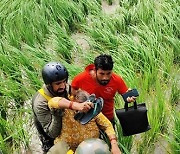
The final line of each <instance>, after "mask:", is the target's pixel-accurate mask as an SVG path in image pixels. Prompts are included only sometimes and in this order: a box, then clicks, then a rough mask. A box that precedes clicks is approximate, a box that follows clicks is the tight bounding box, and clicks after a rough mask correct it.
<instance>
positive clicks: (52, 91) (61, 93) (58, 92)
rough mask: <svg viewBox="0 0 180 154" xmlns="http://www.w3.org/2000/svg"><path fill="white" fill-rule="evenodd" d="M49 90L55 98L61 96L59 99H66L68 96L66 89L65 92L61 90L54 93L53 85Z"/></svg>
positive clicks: (48, 87)
mask: <svg viewBox="0 0 180 154" xmlns="http://www.w3.org/2000/svg"><path fill="white" fill-rule="evenodd" d="M47 89H48V90H49V91H50V92H51V94H52V95H53V96H59V97H66V96H67V90H66V88H64V90H62V91H59V90H60V89H58V90H57V91H54V90H53V88H52V86H51V85H48V86H47Z"/></svg>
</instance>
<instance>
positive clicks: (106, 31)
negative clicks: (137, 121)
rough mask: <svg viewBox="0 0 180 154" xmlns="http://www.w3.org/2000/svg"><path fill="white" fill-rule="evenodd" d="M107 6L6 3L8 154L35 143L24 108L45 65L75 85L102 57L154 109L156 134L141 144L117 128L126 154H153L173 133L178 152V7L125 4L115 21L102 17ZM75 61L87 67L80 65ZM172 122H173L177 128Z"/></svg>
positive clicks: (1, 7)
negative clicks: (81, 39)
mask: <svg viewBox="0 0 180 154" xmlns="http://www.w3.org/2000/svg"><path fill="white" fill-rule="evenodd" d="M106 2H107V3H109V4H110V5H111V4H112V3H113V1H111V0H107V1H106ZM101 3H102V1H101V0H91V1H87V0H62V1H58V0H53V1H51V0H28V1H27V0H25V1H21V0H1V1H0V25H1V26H0V34H1V35H0V98H1V105H0V111H1V112H0V121H1V122H0V150H1V151H2V152H3V153H13V152H15V153H20V147H22V146H23V147H24V148H25V149H28V148H29V144H30V143H29V141H30V136H29V135H28V132H27V128H25V127H24V125H25V124H27V123H28V118H29V117H31V114H32V110H31V109H30V108H28V109H24V106H26V103H27V101H28V100H30V99H31V98H32V95H33V94H34V93H35V92H36V91H37V90H38V89H39V88H40V87H41V86H42V83H43V82H42V78H41V69H42V67H43V65H44V64H45V63H46V62H48V61H60V62H62V63H63V64H64V65H65V66H66V67H67V68H68V70H69V73H70V78H69V79H70V80H69V81H71V80H72V78H73V77H74V76H75V75H76V74H77V73H79V72H80V71H82V70H83V69H84V66H85V65H86V64H89V63H92V62H93V60H94V57H95V56H97V55H99V54H100V53H108V54H111V55H112V57H113V59H114V61H115V66H114V71H115V72H116V73H118V74H120V75H121V76H122V77H123V78H124V80H125V81H126V83H127V85H128V86H129V87H131V88H134V87H136V88H137V89H138V90H139V93H140V96H139V98H138V100H137V101H138V102H139V103H141V102H145V103H146V104H147V108H148V118H149V122H150V125H151V130H149V131H148V132H146V133H142V134H141V135H140V137H138V136H131V137H128V138H127V137H123V136H122V132H121V127H120V125H119V124H118V120H117V121H116V122H117V131H118V133H117V134H118V138H119V146H120V148H121V150H122V151H123V152H124V153H131V150H132V149H135V151H136V152H137V153H143V154H144V153H153V150H154V148H155V145H154V144H155V143H156V142H158V140H159V136H168V134H171V136H172V137H171V138H168V141H169V147H171V149H170V151H172V152H173V153H178V149H179V131H178V130H179V120H178V119H179V114H178V112H175V111H173V110H174V109H176V105H177V104H178V103H179V78H178V77H177V76H178V75H179V61H180V50H179V48H180V41H179V31H180V30H179V2H178V1H177V0H166V1H163V0H159V1H153V0H139V1H132V0H120V1H119V6H120V7H119V8H118V10H116V12H115V13H114V14H111V15H108V14H105V13H104V12H102V11H101V10H102V8H101ZM76 32H78V33H83V34H84V35H85V36H87V37H88V38H89V40H88V43H89V45H90V48H89V49H88V50H87V51H83V50H82V49H81V48H80V47H79V46H78V45H77V44H76V40H73V39H72V38H71V35H72V34H73V33H76ZM76 53H78V54H76ZM81 54H82V55H81ZM75 55H80V56H78V57H75ZM76 59H78V61H80V62H81V63H80V64H78V65H76ZM123 106H124V103H123V101H122V99H121V98H120V97H119V96H116V108H122V107H123ZM171 109H173V110H171ZM169 117H172V119H173V122H172V124H171V125H169V124H168V122H169ZM17 119H18V120H17ZM19 119H20V120H19ZM170 128H172V129H173V131H172V129H170Z"/></svg>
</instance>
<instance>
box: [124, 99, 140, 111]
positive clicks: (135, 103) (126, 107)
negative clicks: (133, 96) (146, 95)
mask: <svg viewBox="0 0 180 154" xmlns="http://www.w3.org/2000/svg"><path fill="white" fill-rule="evenodd" d="M133 103H134V109H135V110H136V109H137V102H136V101H135V102H133ZM124 109H125V111H126V112H127V111H128V102H125V105H124Z"/></svg>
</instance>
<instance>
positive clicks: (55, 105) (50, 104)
mask: <svg viewBox="0 0 180 154" xmlns="http://www.w3.org/2000/svg"><path fill="white" fill-rule="evenodd" d="M61 99H62V97H53V98H51V99H50V100H49V101H48V107H49V108H50V109H52V108H53V109H59V108H60V107H59V101H60V100H61Z"/></svg>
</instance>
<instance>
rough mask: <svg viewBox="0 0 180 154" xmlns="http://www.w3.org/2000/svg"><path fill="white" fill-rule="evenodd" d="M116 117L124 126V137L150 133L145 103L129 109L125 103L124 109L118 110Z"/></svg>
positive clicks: (135, 104)
mask: <svg viewBox="0 0 180 154" xmlns="http://www.w3.org/2000/svg"><path fill="white" fill-rule="evenodd" d="M116 115H117V117H118V119H119V121H120V124H121V126H122V131H123V136H130V135H134V134H138V133H142V132H145V131H148V130H149V129H150V126H149V122H148V117H147V109H146V105H145V103H142V104H138V105H137V103H136V102H134V106H131V107H128V103H127V102H126V103H125V107H124V108H123V109H116Z"/></svg>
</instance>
